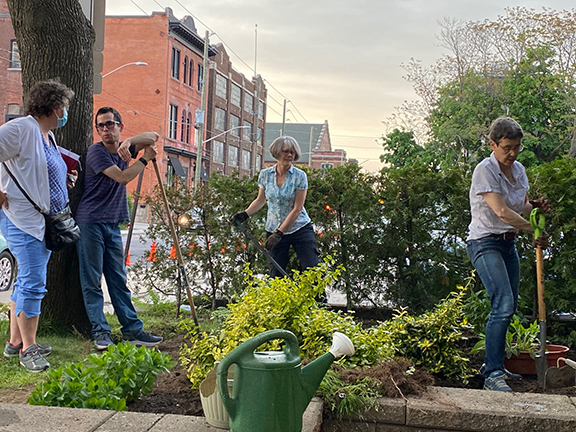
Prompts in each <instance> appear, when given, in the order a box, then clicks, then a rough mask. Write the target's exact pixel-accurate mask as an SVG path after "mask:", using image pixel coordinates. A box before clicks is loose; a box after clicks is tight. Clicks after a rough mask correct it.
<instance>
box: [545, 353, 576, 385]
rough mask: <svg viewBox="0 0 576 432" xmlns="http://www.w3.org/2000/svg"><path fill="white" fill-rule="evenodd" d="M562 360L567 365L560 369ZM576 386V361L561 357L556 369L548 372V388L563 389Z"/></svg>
mask: <svg viewBox="0 0 576 432" xmlns="http://www.w3.org/2000/svg"><path fill="white" fill-rule="evenodd" d="M560 360H562V361H564V363H566V365H565V366H562V367H560ZM570 386H576V361H574V360H570V359H566V358H563V357H560V358H559V359H558V360H557V362H556V367H551V368H548V370H547V371H546V388H562V387H570Z"/></svg>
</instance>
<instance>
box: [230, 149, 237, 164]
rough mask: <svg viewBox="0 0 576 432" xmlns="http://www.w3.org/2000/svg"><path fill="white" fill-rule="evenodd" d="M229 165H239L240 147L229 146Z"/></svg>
mask: <svg viewBox="0 0 576 432" xmlns="http://www.w3.org/2000/svg"><path fill="white" fill-rule="evenodd" d="M228 165H229V166H233V167H237V166H238V147H234V146H229V147H228Z"/></svg>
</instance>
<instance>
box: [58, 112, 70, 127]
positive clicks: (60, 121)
mask: <svg viewBox="0 0 576 432" xmlns="http://www.w3.org/2000/svg"><path fill="white" fill-rule="evenodd" d="M56 117H58V114H56ZM67 121H68V110H67V109H66V108H64V114H62V118H60V117H58V124H57V125H56V129H58V128H61V127H62V126H64V125H65V124H66V122H67Z"/></svg>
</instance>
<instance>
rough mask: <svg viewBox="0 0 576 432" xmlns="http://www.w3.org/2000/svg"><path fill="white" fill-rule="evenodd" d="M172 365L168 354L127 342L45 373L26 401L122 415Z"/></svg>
mask: <svg viewBox="0 0 576 432" xmlns="http://www.w3.org/2000/svg"><path fill="white" fill-rule="evenodd" d="M174 365H175V362H173V361H171V358H170V356H169V355H167V354H162V353H160V352H158V351H156V350H149V349H146V348H145V347H140V348H138V347H136V346H135V345H131V344H130V343H129V342H125V343H124V344H118V345H112V346H110V347H109V348H108V350H107V351H104V352H103V353H102V354H101V355H99V354H91V355H89V356H88V357H87V358H86V359H85V360H84V362H83V363H82V362H80V363H66V364H65V365H64V366H62V367H59V368H58V369H54V370H51V371H49V372H48V374H47V380H46V381H45V382H43V383H41V384H39V385H38V386H37V387H36V388H35V389H34V391H33V392H32V395H31V396H30V398H29V399H28V403H29V404H30V405H47V406H62V407H70V408H96V409H108V410H116V411H123V410H124V409H125V407H126V402H127V401H135V400H137V399H138V397H139V396H140V395H141V394H142V395H145V394H148V393H149V392H150V390H152V385H153V383H154V380H155V379H156V375H157V374H159V373H160V372H165V371H168V370H170V369H171V368H172V367H173V366H174Z"/></svg>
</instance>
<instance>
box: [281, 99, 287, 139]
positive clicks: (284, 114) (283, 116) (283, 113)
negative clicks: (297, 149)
mask: <svg viewBox="0 0 576 432" xmlns="http://www.w3.org/2000/svg"><path fill="white" fill-rule="evenodd" d="M285 128H286V99H284V110H283V111H282V130H281V131H280V136H284V129H285Z"/></svg>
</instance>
